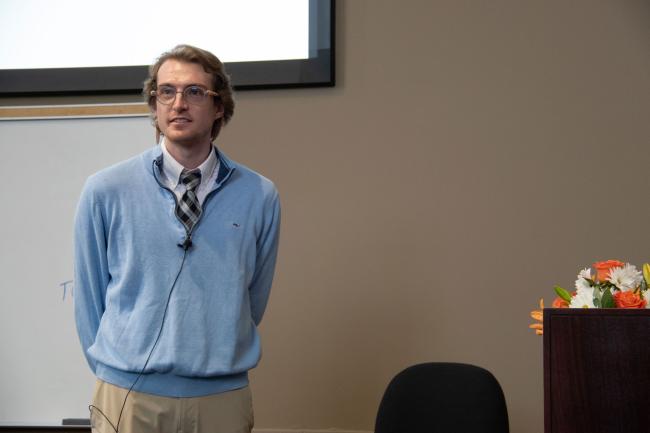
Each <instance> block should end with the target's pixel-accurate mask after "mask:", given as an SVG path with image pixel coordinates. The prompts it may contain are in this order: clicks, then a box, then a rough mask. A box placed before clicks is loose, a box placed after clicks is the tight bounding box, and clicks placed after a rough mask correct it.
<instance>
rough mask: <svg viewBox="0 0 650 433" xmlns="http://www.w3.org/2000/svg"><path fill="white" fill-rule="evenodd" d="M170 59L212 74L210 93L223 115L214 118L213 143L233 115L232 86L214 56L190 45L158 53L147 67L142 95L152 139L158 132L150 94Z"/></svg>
mask: <svg viewBox="0 0 650 433" xmlns="http://www.w3.org/2000/svg"><path fill="white" fill-rule="evenodd" d="M172 59H173V60H178V61H182V62H187V63H197V64H199V65H201V66H202V67H203V70H204V71H205V72H207V73H208V74H211V75H212V77H213V87H214V88H213V89H211V90H214V91H215V92H217V93H218V94H219V96H215V102H216V103H217V104H221V105H222V106H223V116H222V117H220V118H219V119H216V120H215V121H214V124H213V125H212V134H211V137H212V140H214V139H215V138H217V135H219V131H221V127H222V126H223V125H225V124H226V123H228V121H230V118H231V117H232V115H233V114H234V112H235V100H234V99H233V90H232V85H231V84H230V77H229V76H228V74H226V69H225V67H224V65H223V63H222V62H221V60H219V58H217V56H215V55H214V54H212V53H211V52H209V51H206V50H202V49H201V48H197V47H193V46H191V45H177V46H175V47H174V48H173V49H171V50H170V51H167V52H164V53H162V54H161V56H160V57H158V59H157V60H156V63H154V64H153V65H151V66H150V67H149V76H148V77H147V79H146V80H145V81H144V87H143V88H142V95H143V96H144V101H145V102H146V103H147V105H149V108H150V109H151V116H152V121H153V124H154V126H155V127H156V140H159V138H160V133H161V132H160V128H159V127H158V123H157V122H156V118H155V112H156V97H155V96H153V95H152V94H151V91H152V90H156V89H157V87H158V83H157V78H158V70H159V69H160V67H161V66H162V64H163V63H165V61H167V60H172Z"/></svg>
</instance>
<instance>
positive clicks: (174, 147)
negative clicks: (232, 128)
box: [163, 140, 212, 170]
mask: <svg viewBox="0 0 650 433" xmlns="http://www.w3.org/2000/svg"><path fill="white" fill-rule="evenodd" d="M163 145H164V146H165V147H166V148H167V151H168V152H169V154H170V155H171V156H172V157H173V158H174V159H175V160H176V161H178V163H179V164H180V165H182V166H183V167H185V168H186V169H188V170H193V169H195V168H196V167H198V166H199V165H201V164H203V162H204V161H205V160H206V159H207V158H208V156H209V155H210V151H211V150H212V143H210V142H209V141H208V142H207V143H206V144H204V145H192V146H180V145H178V144H175V143H171V142H169V141H167V140H165V142H164V144H163Z"/></svg>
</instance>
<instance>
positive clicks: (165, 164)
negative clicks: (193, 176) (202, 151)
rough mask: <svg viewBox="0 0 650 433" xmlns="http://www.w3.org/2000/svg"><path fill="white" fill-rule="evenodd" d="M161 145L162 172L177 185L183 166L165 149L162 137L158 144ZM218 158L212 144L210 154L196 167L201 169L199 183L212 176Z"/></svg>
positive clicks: (165, 145)
mask: <svg viewBox="0 0 650 433" xmlns="http://www.w3.org/2000/svg"><path fill="white" fill-rule="evenodd" d="M160 147H162V173H163V175H164V176H165V177H166V178H167V179H170V180H173V183H174V185H178V182H179V181H180V176H181V172H182V171H183V169H184V168H185V167H183V166H182V165H181V164H180V163H179V162H178V161H176V159H174V157H173V156H172V155H171V153H169V151H168V150H167V144H166V143H165V139H164V138H163V139H162V143H161V144H160ZM218 162H219V160H218V159H217V154H216V152H215V149H214V146H212V147H211V148H210V154H209V155H208V157H207V158H206V159H205V161H203V162H202V163H201V165H199V166H198V167H197V168H198V169H199V170H201V184H203V182H204V181H207V180H208V179H210V177H212V173H213V172H214V169H215V167H216V166H217V163H218Z"/></svg>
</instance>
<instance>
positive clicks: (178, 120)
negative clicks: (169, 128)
mask: <svg viewBox="0 0 650 433" xmlns="http://www.w3.org/2000/svg"><path fill="white" fill-rule="evenodd" d="M189 122H191V120H190V119H188V118H187V117H174V118H173V119H171V120H170V121H169V123H189Z"/></svg>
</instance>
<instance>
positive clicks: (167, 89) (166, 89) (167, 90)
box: [158, 87, 176, 96]
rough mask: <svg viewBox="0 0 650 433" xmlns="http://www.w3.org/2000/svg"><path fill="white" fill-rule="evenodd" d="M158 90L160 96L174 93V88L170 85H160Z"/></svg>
mask: <svg viewBox="0 0 650 433" xmlns="http://www.w3.org/2000/svg"><path fill="white" fill-rule="evenodd" d="M158 91H159V92H160V94H161V95H162V96H172V95H174V94H176V89H172V88H171V87H161V88H160V89H158Z"/></svg>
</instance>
